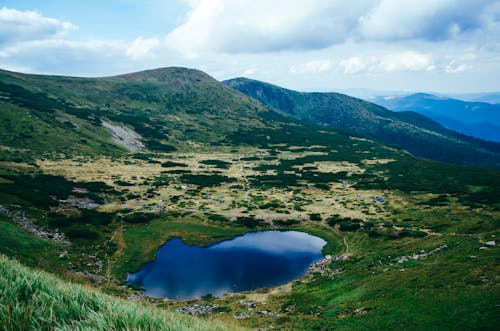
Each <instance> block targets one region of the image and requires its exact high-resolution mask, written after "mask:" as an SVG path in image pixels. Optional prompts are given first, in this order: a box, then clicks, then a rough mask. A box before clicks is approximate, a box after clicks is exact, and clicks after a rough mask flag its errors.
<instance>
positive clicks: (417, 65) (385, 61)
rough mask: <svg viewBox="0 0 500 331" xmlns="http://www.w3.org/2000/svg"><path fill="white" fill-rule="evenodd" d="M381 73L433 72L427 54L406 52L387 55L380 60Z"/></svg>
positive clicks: (430, 60) (431, 63)
mask: <svg viewBox="0 0 500 331" xmlns="http://www.w3.org/2000/svg"><path fill="white" fill-rule="evenodd" d="M380 67H381V69H382V70H383V71H386V72H391V71H430V70H434V69H435V68H436V67H435V66H434V64H433V62H432V59H431V57H430V56H429V55H427V54H422V53H418V52H414V51H406V52H399V53H393V54H388V55H386V56H384V57H382V59H381V60H380Z"/></svg>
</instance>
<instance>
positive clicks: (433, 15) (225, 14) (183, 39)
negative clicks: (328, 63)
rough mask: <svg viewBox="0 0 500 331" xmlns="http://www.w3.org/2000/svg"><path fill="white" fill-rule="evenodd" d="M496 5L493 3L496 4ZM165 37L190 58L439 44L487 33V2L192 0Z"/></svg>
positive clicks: (488, 12)
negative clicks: (350, 45) (356, 44)
mask: <svg viewBox="0 0 500 331" xmlns="http://www.w3.org/2000/svg"><path fill="white" fill-rule="evenodd" d="M494 2H498V1H494ZM190 5H191V6H192V10H191V12H190V13H189V14H188V16H187V18H186V21H185V22H184V23H183V24H182V25H180V26H179V27H177V28H176V29H174V30H173V31H172V32H171V33H170V34H169V35H168V41H169V43H170V44H171V45H172V46H173V47H174V48H176V49H178V50H180V51H182V52H184V53H186V54H190V55H194V54H199V53H202V52H206V51H215V52H226V53H258V52H274V51H283V50H311V49H324V48H327V47H329V46H331V45H334V44H339V43H344V42H346V41H348V40H357V41H391V40H405V39H422V40H429V41H439V40H447V39H453V38H457V37H458V36H461V35H463V34H465V33H470V32H474V31H483V30H485V29H488V27H489V26H490V25H491V24H492V22H498V19H495V17H498V16H496V15H493V18H492V14H491V10H492V8H493V9H494V8H495V6H492V1H491V0H474V1H470V0H432V1H430V0H429V1H421V0H358V1H355V2H350V3H346V2H345V1H341V0H329V1H325V0H296V1H293V2H292V3H291V2H290V1H289V0H274V1H268V0H196V1H190Z"/></svg>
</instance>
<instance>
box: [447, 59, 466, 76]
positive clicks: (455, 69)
mask: <svg viewBox="0 0 500 331" xmlns="http://www.w3.org/2000/svg"><path fill="white" fill-rule="evenodd" d="M470 69H472V66H471V65H468V64H464V63H460V64H459V63H456V61H451V62H450V63H448V64H447V65H446V67H445V68H444V70H445V71H446V72H447V73H449V74H457V73H461V72H464V71H467V70H470Z"/></svg>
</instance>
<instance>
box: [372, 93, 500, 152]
mask: <svg viewBox="0 0 500 331" xmlns="http://www.w3.org/2000/svg"><path fill="white" fill-rule="evenodd" d="M372 101H373V102H374V103H376V104H379V105H381V106H384V107H387V108H389V109H391V110H393V111H396V112H401V111H409V110H411V111H415V112H417V113H419V114H422V115H424V116H427V117H429V118H431V119H433V120H435V121H436V122H438V123H440V124H441V125H443V126H444V127H446V128H449V129H451V130H455V131H458V132H461V133H463V134H467V135H471V136H474V137H477V138H481V139H485V140H490V141H495V142H500V104H491V103H486V102H476V101H474V102H472V101H463V100H459V99H454V98H449V97H442V96H436V95H433V94H429V93H413V94H410V95H405V96H395V97H378V98H376V99H374V100H372Z"/></svg>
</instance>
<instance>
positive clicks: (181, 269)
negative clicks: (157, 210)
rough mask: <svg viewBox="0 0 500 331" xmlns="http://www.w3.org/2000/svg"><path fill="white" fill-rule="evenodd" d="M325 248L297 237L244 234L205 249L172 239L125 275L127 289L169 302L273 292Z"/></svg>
mask: <svg viewBox="0 0 500 331" xmlns="http://www.w3.org/2000/svg"><path fill="white" fill-rule="evenodd" d="M325 244H326V242H325V241H324V240H323V239H321V238H319V237H316V236H312V235H309V234H307V233H303V232H297V231H286V232H279V231H262V232H253V233H247V234H245V235H243V236H241V237H236V238H234V239H232V240H228V241H223V242H220V243H216V244H213V245H211V246H209V247H207V248H205V247H198V246H188V245H186V244H184V242H182V240H181V239H178V238H175V239H172V240H169V241H168V242H167V243H166V244H165V245H163V246H162V247H161V248H160V249H159V250H158V254H157V256H156V260H155V261H153V262H151V263H148V264H146V265H144V266H143V267H142V268H141V270H140V271H138V272H136V273H133V274H129V276H128V278H127V283H128V284H131V285H139V286H142V287H143V288H144V289H145V294H146V295H148V296H152V297H158V298H160V297H163V298H169V299H173V300H189V299H196V298H200V297H201V296H203V295H206V294H209V293H210V294H212V295H214V296H220V295H222V294H224V293H227V292H240V291H247V290H253V289H257V288H262V287H271V286H277V285H281V284H284V283H287V282H290V281H291V280H293V279H296V278H298V277H299V276H301V275H302V274H303V273H304V272H305V271H306V270H307V268H308V267H309V265H310V264H311V263H313V262H315V261H317V260H318V259H320V258H321V257H322V255H321V249H322V248H323V246H324V245H325Z"/></svg>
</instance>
